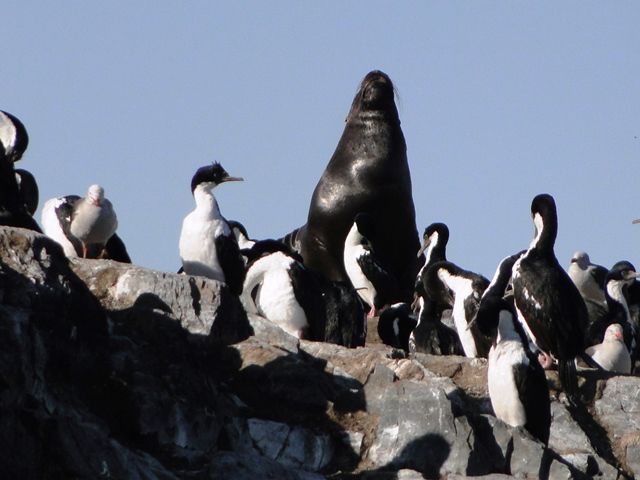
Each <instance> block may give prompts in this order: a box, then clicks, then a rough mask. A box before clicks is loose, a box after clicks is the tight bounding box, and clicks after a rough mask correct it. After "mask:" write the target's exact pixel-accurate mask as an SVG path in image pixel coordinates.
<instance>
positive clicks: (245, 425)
mask: <svg viewBox="0 0 640 480" xmlns="http://www.w3.org/2000/svg"><path fill="white" fill-rule="evenodd" d="M227 431H228V432H229V436H230V438H231V446H232V448H233V450H236V451H242V452H247V453H253V454H257V455H260V456H262V457H266V458H268V459H270V460H275V461H276V462H278V463H280V464H282V465H284V466H287V467H292V468H295V469H302V470H309V471H314V472H317V471H319V470H321V469H322V468H324V467H326V466H327V465H328V464H329V462H330V461H331V460H332V458H333V444H332V442H331V439H330V438H329V436H328V435H323V434H321V435H316V434H314V433H313V432H312V431H311V430H308V429H305V428H301V427H291V426H289V425H287V424H285V423H281V422H273V421H269V420H261V419H258V418H249V419H246V420H244V419H234V421H233V425H232V426H231V427H230V428H228V429H227Z"/></svg>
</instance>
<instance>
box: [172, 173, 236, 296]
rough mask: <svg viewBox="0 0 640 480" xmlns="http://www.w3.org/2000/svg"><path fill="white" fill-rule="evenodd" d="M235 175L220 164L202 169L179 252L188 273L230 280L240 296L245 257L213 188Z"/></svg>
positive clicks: (193, 183)
mask: <svg viewBox="0 0 640 480" xmlns="http://www.w3.org/2000/svg"><path fill="white" fill-rule="evenodd" d="M242 180H243V179H242V178H240V177H232V176H230V175H229V174H228V173H227V171H226V170H225V169H224V168H222V165H220V164H219V163H217V162H216V163H213V164H212V165H207V166H205V167H201V168H199V169H198V170H197V171H196V173H195V175H194V176H193V178H192V179H191V193H192V194H193V197H194V199H195V202H196V208H195V209H194V210H193V211H192V212H191V213H189V214H188V215H187V216H186V217H185V218H184V221H183V222H182V231H181V232H180V241H179V251H180V259H181V260H182V268H183V271H184V273H186V274H187V275H201V276H204V277H208V278H212V279H214V280H218V281H220V282H224V283H226V285H227V286H228V287H229V289H230V290H231V292H233V293H234V294H236V295H240V293H241V292H242V284H243V281H244V274H245V267H244V260H243V258H242V255H241V254H240V248H239V247H238V242H237V240H236V238H235V236H234V235H233V232H232V231H231V228H230V227H229V224H228V222H227V220H226V219H225V218H224V217H223V216H222V214H221V213H220V208H219V207H218V202H217V201H216V198H215V197H214V196H213V189H214V188H216V187H217V186H218V185H220V184H222V183H225V182H235V181H242Z"/></svg>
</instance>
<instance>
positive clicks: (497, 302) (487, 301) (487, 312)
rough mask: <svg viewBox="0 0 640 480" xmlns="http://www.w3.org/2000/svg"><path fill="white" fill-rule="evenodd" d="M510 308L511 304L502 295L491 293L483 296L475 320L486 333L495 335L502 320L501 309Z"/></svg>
mask: <svg viewBox="0 0 640 480" xmlns="http://www.w3.org/2000/svg"><path fill="white" fill-rule="evenodd" d="M510 308H511V307H510V306H509V304H508V303H507V302H506V301H505V300H504V299H503V298H502V297H501V296H497V295H490V296H488V297H483V298H482V301H481V302H480V305H479V306H478V311H477V312H476V316H475V317H474V319H473V322H474V323H475V324H476V325H477V326H478V329H479V330H480V331H481V332H482V333H483V334H484V335H488V336H493V333H494V332H495V331H496V329H497V328H498V322H499V321H500V311H501V310H510Z"/></svg>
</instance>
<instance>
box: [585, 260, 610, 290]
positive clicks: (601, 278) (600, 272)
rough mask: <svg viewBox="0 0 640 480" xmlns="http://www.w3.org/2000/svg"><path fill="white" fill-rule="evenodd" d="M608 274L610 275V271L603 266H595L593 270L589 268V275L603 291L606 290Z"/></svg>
mask: <svg viewBox="0 0 640 480" xmlns="http://www.w3.org/2000/svg"><path fill="white" fill-rule="evenodd" d="M607 273H609V270H607V269H606V268H604V267H603V266H602V265H593V266H592V267H591V268H589V275H590V276H591V278H593V279H594V280H595V282H596V283H597V284H598V286H599V287H600V288H601V289H603V290H604V288H605V279H606V277H607Z"/></svg>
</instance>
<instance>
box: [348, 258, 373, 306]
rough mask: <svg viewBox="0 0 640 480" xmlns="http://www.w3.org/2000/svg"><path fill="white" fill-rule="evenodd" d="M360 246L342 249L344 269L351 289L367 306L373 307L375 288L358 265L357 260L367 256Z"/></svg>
mask: <svg viewBox="0 0 640 480" xmlns="http://www.w3.org/2000/svg"><path fill="white" fill-rule="evenodd" d="M368 254H369V252H367V251H366V250H365V249H364V248H363V247H362V245H345V247H344V268H345V270H346V272H347V276H348V277H349V280H351V284H352V285H353V288H355V289H356V291H357V292H358V295H360V298H362V300H364V301H365V302H366V303H367V304H368V305H369V306H371V307H373V303H374V297H375V294H376V291H375V288H374V286H373V284H372V283H371V281H370V280H369V279H368V278H367V277H366V276H365V274H364V273H362V269H361V268H360V265H358V258H360V257H361V256H363V255H368Z"/></svg>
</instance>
